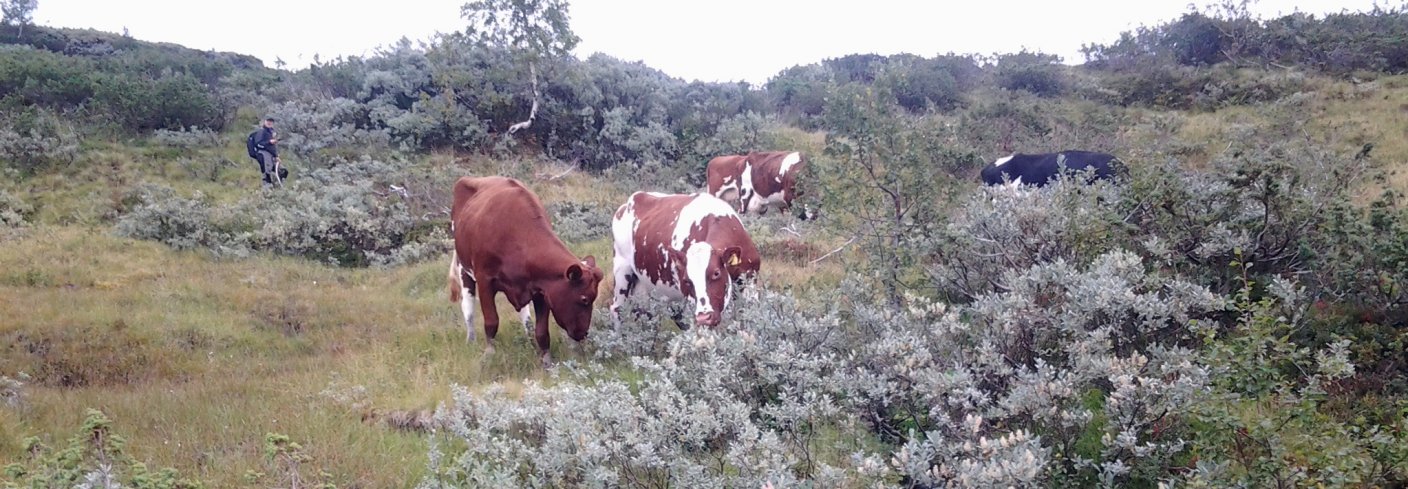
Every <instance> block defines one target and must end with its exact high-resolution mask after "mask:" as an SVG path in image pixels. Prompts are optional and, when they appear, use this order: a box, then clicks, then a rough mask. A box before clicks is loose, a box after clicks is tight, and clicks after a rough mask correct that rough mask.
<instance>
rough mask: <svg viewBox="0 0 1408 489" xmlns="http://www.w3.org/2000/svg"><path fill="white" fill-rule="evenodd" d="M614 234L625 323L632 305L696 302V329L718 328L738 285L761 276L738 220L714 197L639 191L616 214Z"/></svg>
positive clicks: (618, 299) (614, 313)
mask: <svg viewBox="0 0 1408 489" xmlns="http://www.w3.org/2000/svg"><path fill="white" fill-rule="evenodd" d="M611 234H612V237H613V240H614V241H615V249H616V256H615V258H614V259H613V263H612V275H613V276H614V277H615V279H616V287H615V291H616V293H615V297H614V298H613V299H612V301H611V317H612V318H613V319H615V320H617V321H619V320H620V313H619V310H620V308H621V306H622V305H623V304H624V303H625V301H626V300H627V299H629V298H630V297H632V296H633V295H636V294H642V293H644V294H649V295H653V296H657V297H663V298H666V299H675V300H678V299H689V301H690V302H692V303H693V304H694V319H695V322H697V323H699V324H703V325H706V326H710V327H713V326H718V324H719V321H720V320H722V318H723V317H722V315H723V311H724V308H725V307H727V306H728V303H729V300H730V299H731V296H732V295H733V289H734V282H735V281H736V280H738V281H741V280H742V279H744V278H747V277H751V276H753V275H756V274H757V273H758V269H759V267H760V266H761V264H762V257H761V256H760V255H759V254H758V248H757V247H756V246H754V245H753V240H752V238H749V237H748V231H747V230H745V229H744V228H743V222H742V221H741V220H739V218H738V214H737V213H735V212H734V211H733V208H731V207H729V205H728V203H727V202H724V201H723V200H720V199H718V198H717V197H714V196H712V195H709V194H702V193H700V194H693V195H670V194H661V193H655V192H636V193H634V194H632V195H631V197H630V198H629V199H627V200H626V203H625V204H624V205H622V206H621V207H620V208H618V209H616V214H615V217H614V218H613V219H612V220H611ZM677 323H679V326H680V328H681V329H687V328H688V325H687V324H685V323H683V322H679V321H678V320H677Z"/></svg>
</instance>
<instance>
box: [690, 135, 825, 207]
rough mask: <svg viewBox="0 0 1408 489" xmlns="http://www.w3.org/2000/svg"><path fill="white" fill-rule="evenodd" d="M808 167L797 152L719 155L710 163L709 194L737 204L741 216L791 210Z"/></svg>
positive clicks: (708, 175)
mask: <svg viewBox="0 0 1408 489" xmlns="http://www.w3.org/2000/svg"><path fill="white" fill-rule="evenodd" d="M806 165H807V162H806V160H805V159H804V158H803V157H802V153H798V152H796V151H771V152H762V153H757V152H755V153H748V154H746V155H727V156H718V157H715V158H714V159H712V160H709V165H708V170H707V171H708V174H707V177H708V182H709V194H710V195H713V196H715V197H718V198H720V199H724V200H726V201H729V202H733V203H735V205H737V208H738V212H739V213H741V214H747V213H749V212H751V211H756V212H757V213H759V214H766V213H767V209H768V207H778V208H780V209H782V210H787V209H788V208H790V207H791V206H792V201H793V200H795V199H796V198H797V197H798V196H799V194H798V193H797V175H798V174H799V173H801V172H802V170H803V169H804V168H805V167H806Z"/></svg>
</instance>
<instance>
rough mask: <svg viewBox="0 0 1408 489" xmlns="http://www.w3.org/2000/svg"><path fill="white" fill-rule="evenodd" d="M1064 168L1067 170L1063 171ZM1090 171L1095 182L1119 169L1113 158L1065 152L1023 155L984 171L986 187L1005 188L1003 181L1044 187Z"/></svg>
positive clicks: (1019, 154)
mask: <svg viewBox="0 0 1408 489" xmlns="http://www.w3.org/2000/svg"><path fill="white" fill-rule="evenodd" d="M1063 168H1064V170H1063ZM1087 168H1090V169H1092V170H1093V171H1094V175H1093V178H1094V179H1096V180H1098V179H1102V178H1112V177H1114V176H1115V173H1116V172H1117V171H1118V170H1119V168H1120V162H1119V160H1118V159H1116V158H1115V157H1114V155H1110V154H1105V153H1096V152H1092V151H1062V152H1060V153H1043V154H1031V155H1027V154H1021V153H1013V154H1012V155H1011V156H1008V157H1005V158H1000V159H998V160H997V161H994V162H993V163H992V164H991V165H988V166H987V167H986V168H983V172H982V177H983V183H985V184H987V185H1002V184H1003V177H1006V181H1007V182H1008V184H1010V185H1013V186H1019V185H1023V184H1026V185H1035V186H1038V187H1041V186H1045V185H1046V184H1048V183H1051V181H1052V180H1055V179H1056V176H1057V175H1059V174H1060V173H1061V172H1062V171H1071V172H1081V171H1084V170H1085V169H1087Z"/></svg>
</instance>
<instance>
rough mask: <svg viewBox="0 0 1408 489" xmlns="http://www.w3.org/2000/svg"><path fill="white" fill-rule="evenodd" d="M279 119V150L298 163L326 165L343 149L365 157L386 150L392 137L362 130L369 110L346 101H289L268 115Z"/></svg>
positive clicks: (334, 99)
mask: <svg viewBox="0 0 1408 489" xmlns="http://www.w3.org/2000/svg"><path fill="white" fill-rule="evenodd" d="M269 113H270V115H272V116H273V117H274V118H275V119H278V122H277V125H276V126H275V127H276V130H277V131H278V133H279V148H280V149H282V150H284V151H285V152H286V153H291V154H293V155H295V156H297V157H298V159H300V160H303V161H308V162H313V163H318V164H327V163H328V162H329V161H330V160H331V159H332V158H330V155H329V154H328V153H330V152H333V151H335V150H338V149H341V150H343V151H345V152H349V153H351V154H366V152H367V151H368V150H370V149H376V148H385V147H386V146H387V144H388V143H389V137H388V135H387V133H386V132H385V131H380V130H368V129H363V128H361V127H359V125H358V122H359V121H361V120H364V119H366V117H368V115H367V114H368V108H367V107H366V106H363V105H360V104H358V103H357V102H355V101H353V100H349V99H345V98H329V99H324V98H314V99H309V100H298V101H289V102H284V103H282V104H279V105H276V106H274V107H273V108H272V109H270V111H269Z"/></svg>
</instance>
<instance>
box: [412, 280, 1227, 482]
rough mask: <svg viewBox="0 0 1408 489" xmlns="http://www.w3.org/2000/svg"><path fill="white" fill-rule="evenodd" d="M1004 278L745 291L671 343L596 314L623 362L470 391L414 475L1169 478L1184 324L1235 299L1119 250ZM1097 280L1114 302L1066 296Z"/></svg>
mask: <svg viewBox="0 0 1408 489" xmlns="http://www.w3.org/2000/svg"><path fill="white" fill-rule="evenodd" d="M1009 280H1011V281H1012V282H1013V283H1020V284H1021V286H1020V287H1016V288H1015V290H1013V291H1009V292H1003V293H991V294H987V295H984V296H983V297H982V298H981V299H980V300H979V301H978V302H977V303H975V305H973V306H972V307H962V306H947V305H944V304H941V303H936V302H933V301H931V300H927V299H923V298H921V297H917V296H909V297H907V298H906V300H905V303H904V305H903V307H900V308H894V307H891V306H890V305H889V304H888V301H886V300H884V299H882V298H879V297H868V296H866V295H865V294H856V295H852V296H851V300H850V301H847V303H846V304H842V303H839V302H814V303H808V302H803V301H799V300H797V299H795V298H793V297H790V296H787V295H783V294H778V293H776V292H773V291H769V290H762V289H757V288H754V289H751V290H750V292H748V293H745V294H741V297H740V299H739V303H738V305H737V306H736V307H735V309H734V310H733V311H731V312H732V314H734V317H735V318H736V322H732V323H731V324H730V325H729V326H728V328H727V329H726V330H723V331H707V330H704V331H699V330H690V331H688V332H685V333H680V334H674V335H671V336H670V337H668V338H667V339H666V341H664V342H659V341H647V342H646V343H641V342H640V341H639V340H640V339H641V338H657V339H658V338H659V335H658V334H657V333H655V332H654V330H656V328H658V327H659V326H658V325H659V323H658V322H656V319H650V318H648V316H646V317H647V319H636V318H635V317H633V316H631V315H629V314H627V315H625V318H624V319H623V325H622V326H621V328H622V329H623V330H624V331H622V332H620V333H617V332H615V331H612V330H607V331H600V330H599V331H595V332H593V338H594V340H593V341H594V342H595V343H596V345H597V352H596V354H597V356H598V357H599V358H600V359H604V360H607V361H608V362H607V364H608V365H610V364H611V363H610V362H609V360H611V359H613V358H622V355H623V354H627V356H629V358H628V361H629V364H628V365H622V366H620V367H619V368H613V367H586V368H584V370H582V371H580V372H577V371H573V372H569V373H567V374H563V375H562V378H560V379H558V381H557V382H556V383H554V384H553V385H536V384H534V385H529V386H528V387H527V388H526V389H525V391H524V392H523V394H522V396H521V397H513V396H509V395H507V394H506V393H505V392H504V391H503V390H502V389H501V388H496V387H491V388H489V389H488V390H487V391H485V392H482V393H478V394H472V393H470V392H468V391H465V390H463V389H460V390H458V391H457V394H456V401H455V403H454V404H453V405H452V406H448V407H447V408H445V409H444V410H443V411H442V412H441V413H440V416H441V419H442V422H443V423H445V426H448V427H449V428H448V431H449V432H450V434H451V436H453V437H454V438H455V440H456V442H455V444H454V446H459V445H460V444H464V446H465V447H466V448H465V449H464V450H463V451H458V450H456V451H455V453H452V454H446V453H440V452H437V454H436V457H435V460H436V465H435V467H433V468H434V470H435V475H434V476H432V477H431V478H430V479H428V480H427V481H426V482H425V484H424V486H425V487H440V486H455V485H465V486H473V485H482V484H492V485H500V486H502V487H515V486H517V487H556V486H563V485H581V486H601V487H615V486H626V487H658V486H660V485H666V484H668V485H676V484H678V485H682V486H687V487H738V486H758V485H761V484H764V483H772V484H774V485H779V486H791V485H795V484H798V483H802V482H809V483H813V484H817V485H821V486H826V487H836V486H848V487H856V486H868V485H873V484H880V485H884V486H920V487H933V486H941V485H957V486H981V485H996V484H1001V485H1023V486H1037V485H1045V484H1050V483H1054V482H1062V481H1070V482H1075V481H1087V482H1095V481H1100V480H1104V481H1109V482H1112V483H1121V482H1129V481H1131V480H1136V479H1138V480H1146V481H1147V480H1153V479H1156V478H1158V477H1161V476H1166V475H1167V474H1166V473H1165V472H1164V471H1163V470H1164V464H1166V463H1167V462H1168V461H1169V460H1170V459H1172V458H1173V457H1174V456H1175V455H1177V454H1180V453H1183V452H1184V451H1185V450H1186V443H1185V442H1184V441H1183V440H1182V439H1180V438H1179V437H1178V436H1177V435H1176V433H1173V432H1170V431H1167V426H1168V425H1169V424H1170V422H1169V421H1168V417H1169V416H1170V413H1185V412H1187V409H1188V406H1189V404H1190V402H1191V401H1193V400H1196V399H1198V398H1199V395H1200V393H1201V392H1202V391H1203V390H1205V389H1206V387H1207V384H1208V381H1209V379H1208V372H1207V370H1206V368H1204V367H1203V366H1201V365H1199V364H1198V362H1197V357H1196V355H1195V354H1194V353H1193V352H1191V351H1190V350H1189V349H1187V348H1186V347H1182V346H1180V345H1179V344H1178V341H1179V340H1186V339H1187V338H1190V337H1194V336H1196V335H1195V334H1194V332H1195V330H1196V329H1197V325H1198V323H1197V321H1194V319H1196V318H1198V317H1202V316H1203V315H1205V314H1207V313H1208V312H1211V311H1216V310H1220V309H1223V308H1226V306H1227V302H1226V301H1225V300H1224V299H1223V298H1221V297H1218V296H1216V295H1214V294H1211V293H1210V292H1208V291H1207V290H1206V289H1204V288H1201V287H1198V286H1196V285H1193V284H1187V283H1183V282H1180V281H1177V280H1168V279H1167V278H1166V277H1161V276H1158V275H1156V274H1149V273H1147V272H1146V271H1145V270H1144V266H1143V264H1142V263H1141V261H1140V260H1139V258H1138V257H1137V256H1135V255H1132V254H1129V253H1125V252H1114V253H1111V254H1108V255H1104V256H1102V257H1100V258H1099V259H1098V260H1096V263H1095V264H1093V265H1092V266H1091V267H1090V268H1089V269H1085V270H1078V269H1072V267H1070V266H1069V265H1066V264H1065V263H1055V264H1050V265H1045V266H1038V267H1033V268H1031V269H1028V270H1021V271H1012V272H1011V277H1009ZM845 287H846V289H847V290H858V289H863V286H862V285H861V284H859V283H850V284H846V286H845ZM1087 294H1094V295H1096V296H1097V297H1100V298H1102V300H1099V301H1094V302H1085V301H1078V300H1074V297H1077V296H1085V295H1087ZM1063 297H1070V298H1072V299H1068V300H1062V299H1061V298H1063ZM656 317H659V316H656ZM601 319H602V323H605V322H606V321H605V318H601ZM599 324H601V323H599ZM669 327H672V326H669ZM601 329H606V328H601ZM629 354H635V355H629ZM623 360H626V359H624V358H623ZM620 369H624V373H623V371H622V370H620ZM579 373H580V375H577V374H579Z"/></svg>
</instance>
